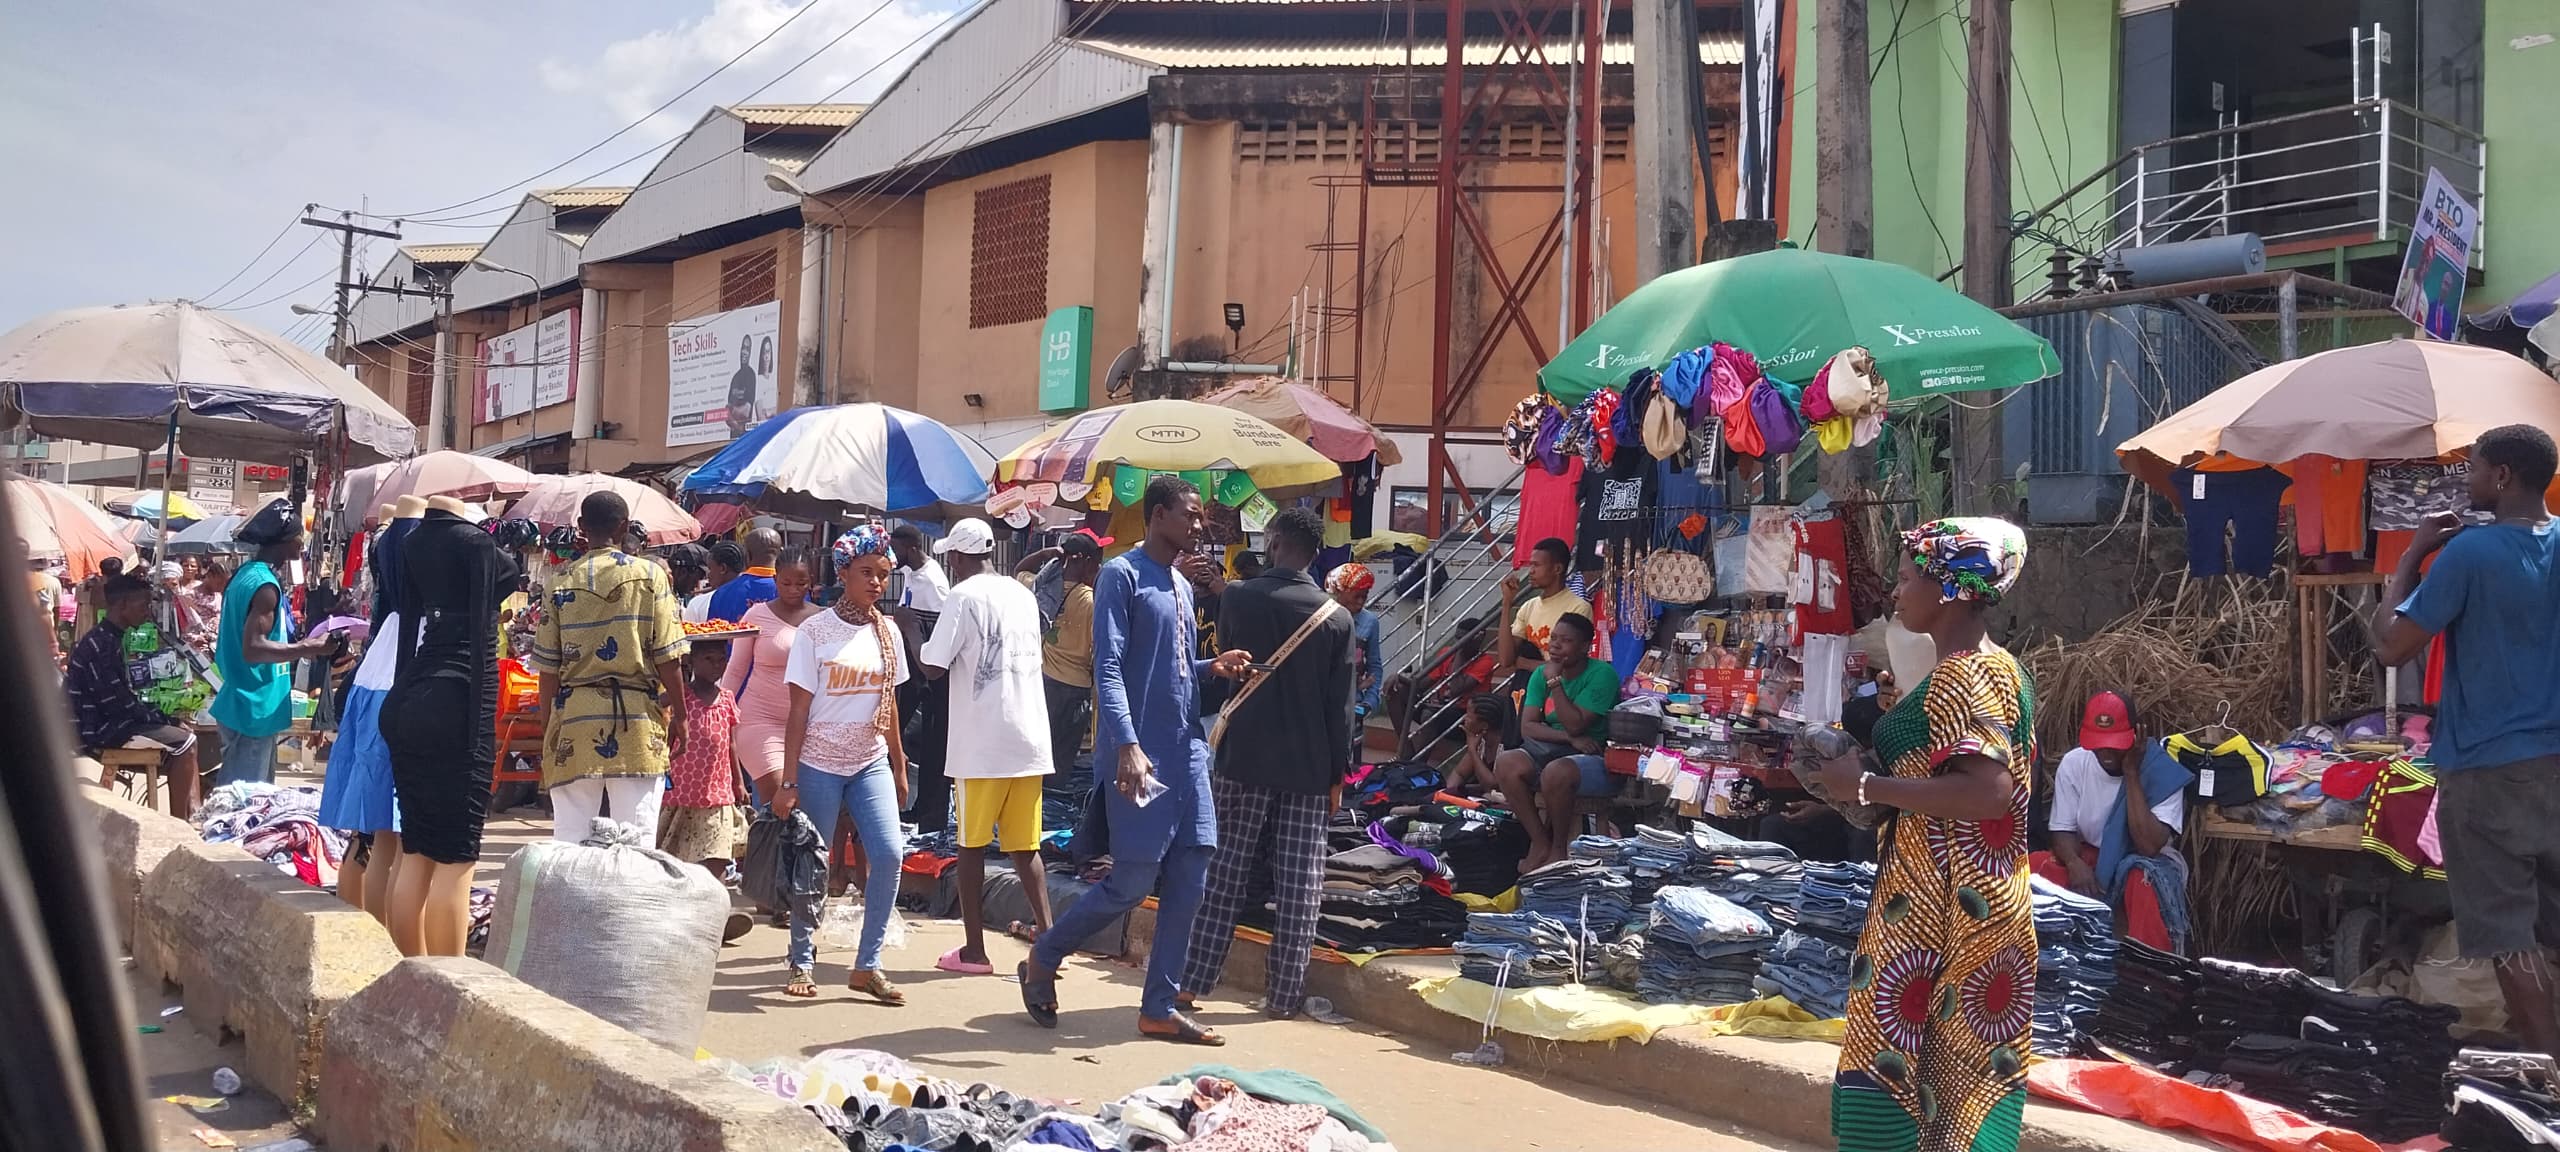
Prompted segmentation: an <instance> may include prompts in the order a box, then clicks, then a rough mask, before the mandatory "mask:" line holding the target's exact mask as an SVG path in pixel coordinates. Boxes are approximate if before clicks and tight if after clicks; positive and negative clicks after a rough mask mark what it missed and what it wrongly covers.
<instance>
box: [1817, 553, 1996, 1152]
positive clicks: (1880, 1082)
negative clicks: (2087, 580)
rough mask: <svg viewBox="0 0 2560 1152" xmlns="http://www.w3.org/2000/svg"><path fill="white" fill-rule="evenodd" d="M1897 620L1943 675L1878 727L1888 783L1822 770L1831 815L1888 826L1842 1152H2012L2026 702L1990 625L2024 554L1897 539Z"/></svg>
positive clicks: (1848, 1047)
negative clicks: (1879, 812)
mask: <svg viewBox="0 0 2560 1152" xmlns="http://www.w3.org/2000/svg"><path fill="white" fill-rule="evenodd" d="M1902 541H1903V556H1902V571H1901V577H1902V578H1901V583H1900V584H1898V585H1897V586H1896V587H1895V589H1894V605H1895V611H1896V612H1897V613H1898V614H1899V615H1900V617H1901V619H1902V621H1903V623H1904V624H1905V625H1906V626H1908V627H1910V628H1911V629H1912V630H1913V631H1915V632H1920V633H1923V634H1925V635H1927V636H1929V637H1930V638H1931V639H1932V640H1933V641H1935V643H1936V645H1937V653H1938V663H1937V666H1936V667H1935V668H1934V669H1933V670H1932V671H1931V672H1930V673H1929V674H1928V675H1927V676H1926V677H1923V678H1922V679H1921V681H1920V683H1919V684H1917V685H1915V686H1913V687H1912V688H1911V689H1910V690H1909V691H1907V692H1905V693H1904V694H1903V697H1902V700H1901V702H1900V703H1899V704H1897V705H1895V707H1894V709H1893V711H1891V712H1889V713H1886V714H1885V717H1884V719H1883V720H1881V721H1879V722H1878V723H1877V724H1876V728H1875V749H1876V754H1877V756H1878V758H1879V759H1880V760H1882V762H1883V763H1884V765H1885V772H1886V774H1885V775H1881V776H1870V775H1868V774H1867V773H1866V770H1865V768H1864V766H1863V765H1862V764H1861V762H1860V761H1859V760H1858V759H1856V758H1843V759H1839V760H1834V761H1831V762H1828V763H1825V764H1823V765H1822V766H1821V768H1820V769H1819V772H1820V774H1821V781H1822V784H1823V786H1824V787H1825V789H1827V791H1828V794H1829V795H1831V796H1832V797H1834V798H1835V799H1836V800H1837V801H1838V802H1840V803H1851V802H1855V803H1857V804H1860V805H1867V804H1877V805H1882V806H1884V807H1886V808H1888V809H1892V810H1894V812H1895V815H1894V816H1893V818H1892V822H1891V823H1890V824H1889V825H1888V826H1887V827H1886V828H1885V829H1884V831H1883V832H1882V834H1881V836H1880V838H1879V845H1878V850H1877V851H1878V855H1877V866H1876V867H1877V875H1876V888H1875V896H1874V900H1873V903H1872V905H1871V910H1870V911H1869V913H1868V916H1867V925H1866V930H1865V931H1864V932H1863V933H1862V934H1861V935H1860V936H1859V939H1858V950H1857V955H1856V957H1855V958H1854V959H1853V960H1852V962H1851V964H1850V984H1849V988H1850V993H1849V1010H1848V1021H1849V1026H1848V1032H1847V1035H1846V1037H1845V1038H1844V1040H1843V1044H1842V1048H1841V1053H1840V1071H1839V1076H1838V1078H1837V1079H1836V1081H1835V1082H1834V1084H1833V1087H1832V1094H1831V1130H1832V1134H1833V1136H1834V1137H1835V1138H1836V1139H1837V1140H1838V1142H1839V1146H1840V1147H1841V1148H1842V1149H1843V1150H1844V1152H1871V1150H1881V1149H1888V1148H1890V1149H1918V1150H1919V1152H2010V1150H2012V1149H2015V1148H2016V1147H2017V1144H2018V1126H2019V1120H2020V1117H2021V1115H2022V1113H2023V1110H2024V1108H2025V1106H2026V1090H2025V1083H2024V1075H2025V1071H2026V1061H2027V1038H2028V1028H2029V1024H2030V1022H2031V1018H2032V1016H2033V1011H2034V1006H2035V971H2036V932H2035V919H2034V916H2033V914H2032V910H2031V905H2030V902H2029V895H2028V888H2027V866H2026V862H2027V837H2026V829H2027V798H2028V792H2029V788H2030V779H2031V777H2030V773H2031V772H2032V771H2033V767H2034V763H2035V757H2034V748H2033V732H2034V730H2035V703H2034V693H2033V690H2032V688H2031V686H2030V685H2029V684H2028V681H2027V673H2026V669H2025V668H2024V667H2023V666H2022V665H2020V664H2019V662H2018V659H2017V658H2016V657H2014V656H2012V655H2010V654H2009V653H2008V652H2007V651H2006V650H2004V649H2002V648H2001V647H2000V646H1999V645H1997V644H1994V643H1992V642H1991V641H1990V639H1989V638H1988V637H1986V636H1985V634H1984V633H1985V628H1984V623H1983V616H1984V613H1985V612H1986V611H1987V610H1988V609H1989V608H1990V607H1991V606H1992V605H1995V604H1997V603H1999V602H2000V597H2001V596H2003V595H2005V594H2007V592H2008V591H2009V589H2010V587H2011V586H2012V585H2014V584H2015V583H2016V582H2017V579H2018V572H2019V570H2020V568H2021V567H2022V566H2023V565H2024V564H2025V562H2026V552H2027V550H2026V538H2025V536H2024V535H2023V534H2021V533H2020V532H2019V531H2018V529H2017V527H2016V526H2015V525H2012V524H2009V523H2008V522H2006V521H2002V520H1996V519H1990V518H1963V519H1950V520H1937V521H1933V522H1931V523H1928V524H1923V525H1921V526H1920V527H1918V528H1916V529H1913V530H1911V531H1909V532H1906V533H1904V534H1903V537H1902Z"/></svg>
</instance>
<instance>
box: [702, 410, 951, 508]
mask: <svg viewBox="0 0 2560 1152" xmlns="http://www.w3.org/2000/svg"><path fill="white" fill-rule="evenodd" d="M994 473H995V457H994V455H992V454H990V453H989V452H988V451H987V450H986V448H985V447H983V446H981V445H980V444H979V443H978V442H977V441H976V440H973V439H970V438H969V437H968V436H967V435H965V434H963V433H960V432H956V431H953V430H952V429H951V428H949V427H947V426H945V425H944V424H943V423H941V422H940V421H938V420H935V419H933V418H931V417H928V416H918V415H916V414H915V413H913V412H909V411H906V410H905V409H901V408H891V407H889V406H888V405H886V404H838V405H833V406H831V407H824V408H794V409H792V410H790V411H788V412H784V413H782V414H780V415H778V416H775V417H773V418H772V419H770V420H767V421H765V422H764V423H762V424H759V425H757V426H756V427H755V428H754V429H753V430H751V431H749V432H748V433H747V434H746V435H744V436H741V437H739V438H738V440H737V442H736V443H734V444H731V445H729V446H728V447H727V448H724V449H722V450H721V451H720V454H719V455H717V456H714V457H712V458H711V459H709V460H707V461H705V462H704V463H703V465H702V466H701V467H699V468H696V469H694V470H693V473H692V474H691V475H689V476H686V477H685V480H684V491H685V492H686V493H687V494H689V495H692V496H694V497H695V498H696V499H698V500H705V501H712V502H724V501H725V502H744V501H752V502H754V503H755V505H756V506H757V507H758V508H760V509H762V510H764V511H766V512H772V513H777V514H780V515H785V516H812V517H822V516H833V515H840V514H842V513H845V512H849V511H859V512H875V513H884V514H887V515H892V516H904V517H908V518H912V519H919V520H948V519H951V518H952V517H955V516H971V515H978V514H979V513H980V512H981V511H982V509H983V506H984V505H985V504H986V501H987V495H988V492H989V489H988V487H987V477H989V476H991V475H993V474H994Z"/></svg>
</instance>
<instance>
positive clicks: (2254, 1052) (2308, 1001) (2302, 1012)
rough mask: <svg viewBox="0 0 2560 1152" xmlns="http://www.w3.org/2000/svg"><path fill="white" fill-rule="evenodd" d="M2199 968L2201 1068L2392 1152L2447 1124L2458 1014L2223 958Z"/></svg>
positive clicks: (2198, 1050)
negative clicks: (2447, 1081) (2446, 1086)
mask: <svg viewBox="0 0 2560 1152" xmlns="http://www.w3.org/2000/svg"><path fill="white" fill-rule="evenodd" d="M2198 967H2199V970H2200V972H2201V975H2202V983H2201V985H2200V986H2199V987H2198V988H2197V991H2196V997H2195V1003H2196V1012H2197V1031H2196V1049H2197V1060H2196V1065H2197V1067H2199V1068H2204V1069H2206V1070H2209V1071H2214V1072H2220V1073H2222V1074H2223V1075H2226V1076H2230V1077H2232V1078H2233V1079H2235V1080H2238V1081H2239V1082H2240V1083H2241V1085H2242V1086H2243V1088H2242V1090H2243V1091H2245V1092H2246V1093H2247V1094H2248V1095H2250V1096H2254V1097H2256V1098H2258V1099H2261V1100H2265V1101H2268V1102H2270V1103H2274V1104H2279V1105H2282V1106H2284V1107H2287V1108H2291V1109H2293V1110H2294V1111H2296V1112H2300V1113H2302V1114H2303V1115H2306V1116H2309V1117H2311V1118H2313V1119H2316V1120H2320V1121H2323V1122H2325V1123H2330V1124H2335V1125H2338V1126H2340V1127H2344V1128H2351V1129H2354V1130H2355V1131H2358V1132H2361V1133H2364V1134H2365V1135H2367V1136H2370V1137H2373V1138H2374V1139H2376V1140H2379V1141H2382V1142H2384V1143H2397V1142H2400V1141H2404V1140H2408V1139H2412V1138H2414V1137H2417V1136H2420V1135H2424V1134H2426V1133H2428V1132H2432V1131H2435V1130H2436V1129H2437V1128H2438V1127H2440V1126H2441V1125H2442V1123H2443V1119H2444V1099H2443V1095H2442V1091H2443V1089H2442V1084H2443V1078H2444V1074H2445V1069H2446V1067H2447V1066H2448V1065H2449V1064H2450V1063H2451V1062H2452V1060H2453V1058H2454V1056H2455V1051H2456V1048H2457V1045H2456V1044H2455V1043H2454V1041H2453V1039H2452V1036H2451V1034H2450V1031H2449V1030H2450V1028H2451V1027H2452V1025H2453V1024H2454V1022H2455V1021H2456V1020H2457V1019H2459V1018H2460V1013H2459V1012H2458V1011H2457V1010H2455V1009H2453V1008H2450V1007H2445V1006H2441V1005H2425V1004H2418V1003H2416V1002H2414V1001H2410V1000H2405V999H2401V998H2399V997H2396V996H2357V995H2353V994H2350V993H2345V992H2335V991H2331V990H2329V989H2327V988H2324V987H2322V986H2320V985H2318V984H2316V983H2314V982H2313V981H2312V980H2311V978H2310V977H2308V976H2305V975H2303V974H2302V973H2301V972H2298V971H2295V970H2293V969H2289V968H2259V967H2254V966H2252V965H2247V964H2237V963H2232V962H2230V961H2225V960H2215V959H2206V960H2202V961H2199V962H2198Z"/></svg>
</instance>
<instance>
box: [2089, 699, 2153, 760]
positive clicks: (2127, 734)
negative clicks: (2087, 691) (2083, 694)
mask: <svg viewBox="0 0 2560 1152" xmlns="http://www.w3.org/2000/svg"><path fill="white" fill-rule="evenodd" d="M2140 739H2141V737H2140V736H2139V735H2137V734H2135V732H2134V730H2133V706H2132V705H2130V704H2127V703H2125V702H2124V697H2122V696H2118V695H2116V694H2115V693H2113V692H2100V693H2098V694H2097V695H2095V696H2092V697H2090V698H2089V707H2088V710H2087V711H2084V712H2082V713H2081V714H2080V746H2081V747H2083V748H2118V749H2122V748H2131V747H2133V745H2134V743H2135V742H2136V741H2138V740H2140Z"/></svg>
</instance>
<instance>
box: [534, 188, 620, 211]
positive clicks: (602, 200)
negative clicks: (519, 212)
mask: <svg viewBox="0 0 2560 1152" xmlns="http://www.w3.org/2000/svg"><path fill="white" fill-rule="evenodd" d="M533 195H534V197H535V198H536V199H539V200H541V201H542V202H543V203H545V204H548V205H550V206H552V207H554V208H617V207H620V206H621V204H622V202H623V201H625V200H628V199H630V198H631V189H629V188H627V187H619V188H609V187H605V186H602V185H586V186H583V187H577V188H536V189H534V190H533Z"/></svg>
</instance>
